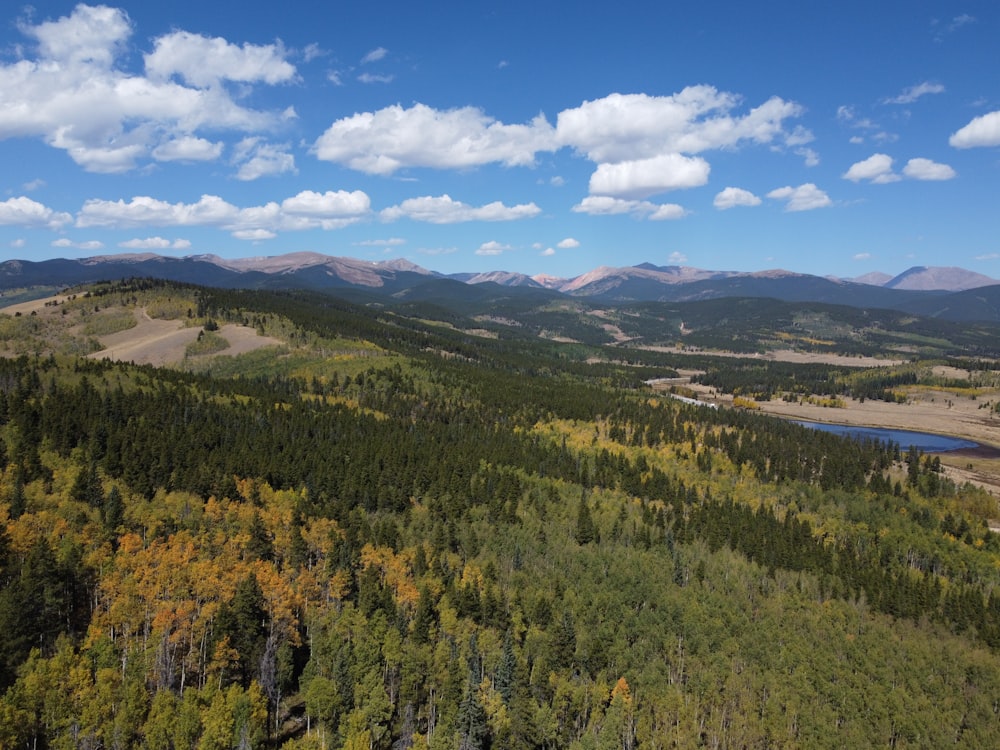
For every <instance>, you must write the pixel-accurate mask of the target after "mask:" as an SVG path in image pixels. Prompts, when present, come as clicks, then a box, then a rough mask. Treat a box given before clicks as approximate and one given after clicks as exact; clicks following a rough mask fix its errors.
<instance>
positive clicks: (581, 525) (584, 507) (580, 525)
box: [576, 494, 598, 545]
mask: <svg viewBox="0 0 1000 750" xmlns="http://www.w3.org/2000/svg"><path fill="white" fill-rule="evenodd" d="M596 541H598V539H597V527H596V526H595V525H594V519H593V517H592V516H591V515H590V506H589V505H588V504H587V497H586V495H585V494H584V495H582V496H581V497H580V507H579V509H578V510H577V514H576V543H577V544H581V545H583V544H590V543H591V542H596Z"/></svg>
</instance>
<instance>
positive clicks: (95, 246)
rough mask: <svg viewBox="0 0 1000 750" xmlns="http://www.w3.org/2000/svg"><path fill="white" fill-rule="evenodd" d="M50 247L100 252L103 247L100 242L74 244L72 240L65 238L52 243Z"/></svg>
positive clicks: (87, 241) (88, 241) (89, 241)
mask: <svg viewBox="0 0 1000 750" xmlns="http://www.w3.org/2000/svg"><path fill="white" fill-rule="evenodd" d="M52 247H59V248H64V249H65V248H73V249H74V250H90V251H93V250H100V249H101V248H103V247H104V243H103V242H101V241H100V240H86V241H85V242H74V241H73V240H68V239H66V238H65V237H61V238H59V239H58V240H54V241H53V242H52Z"/></svg>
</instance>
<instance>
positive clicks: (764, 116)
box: [556, 86, 811, 163]
mask: <svg viewBox="0 0 1000 750" xmlns="http://www.w3.org/2000/svg"><path fill="white" fill-rule="evenodd" d="M739 103H740V99H739V97H738V96H736V95H735V94H730V93H727V92H720V91H718V90H717V89H715V88H713V87H712V86H689V87H687V88H685V89H684V90H682V91H680V92H679V93H677V94H674V95H673V96H648V95H646V94H610V95H609V96H606V97H604V98H603V99H597V100H594V101H588V102H584V103H583V104H582V105H580V106H579V107H576V108H574V109H567V110H564V111H562V112H560V113H559V116H558V119H557V125H556V129H557V133H558V138H559V143H560V144H561V145H564V146H570V147H572V148H574V149H576V150H577V151H579V152H581V153H585V154H586V155H587V156H588V158H590V159H591V161H595V162H597V163H604V162H621V161H631V160H637V159H648V158H651V157H654V156H660V155H662V154H670V153H684V154H696V153H700V152H702V151H707V150H710V149H719V148H727V147H733V146H736V145H738V144H739V143H741V142H742V141H752V142H755V143H758V144H763V143H771V142H773V141H775V140H781V139H783V138H789V137H791V134H789V133H787V132H786V131H785V129H784V121H785V120H787V119H789V118H792V117H797V116H799V115H801V114H802V111H803V110H802V108H801V107H800V106H799V105H798V104H795V103H794V102H786V101H784V100H782V99H779V98H778V97H773V98H771V99H769V100H768V101H766V102H764V103H763V104H762V105H760V106H759V107H756V108H754V109H752V110H750V112H749V113H747V114H746V115H744V116H733V115H732V114H730V113H731V112H732V111H733V110H734V109H735V108H736V107H737V106H738V104H739ZM795 138H796V140H797V142H799V143H801V142H803V139H811V136H810V135H809V134H808V131H804V130H799V131H797V132H796V134H795Z"/></svg>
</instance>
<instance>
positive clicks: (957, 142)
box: [948, 111, 1000, 148]
mask: <svg viewBox="0 0 1000 750" xmlns="http://www.w3.org/2000/svg"><path fill="white" fill-rule="evenodd" d="M948 143H949V144H951V145H952V146H954V147H955V148H976V147H980V146H1000V111H997V112H989V113H988V114H985V115H980V116H979V117H976V118H975V119H973V120H972V121H971V122H970V123H969V124H968V125H966V126H965V127H963V128H960V129H959V130H957V131H955V132H954V133H952V135H951V138H949V139H948Z"/></svg>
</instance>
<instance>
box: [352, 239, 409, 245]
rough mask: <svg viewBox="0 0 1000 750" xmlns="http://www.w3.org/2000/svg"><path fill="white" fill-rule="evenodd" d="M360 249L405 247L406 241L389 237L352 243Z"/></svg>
mask: <svg viewBox="0 0 1000 750" xmlns="http://www.w3.org/2000/svg"><path fill="white" fill-rule="evenodd" d="M354 244H356V245H359V246H361V247H397V246H399V245H405V244H406V240H404V239H403V238H402V237H389V238H388V239H384V240H364V241H363V242H356V243H354Z"/></svg>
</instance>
